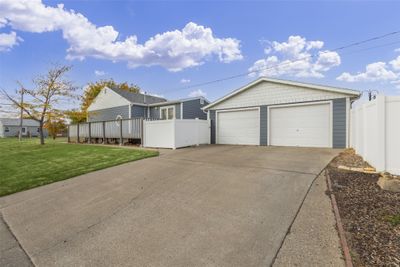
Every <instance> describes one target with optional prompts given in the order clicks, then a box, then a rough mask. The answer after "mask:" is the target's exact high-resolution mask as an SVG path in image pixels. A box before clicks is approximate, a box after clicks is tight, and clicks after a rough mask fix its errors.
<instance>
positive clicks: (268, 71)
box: [249, 36, 341, 78]
mask: <svg viewBox="0 0 400 267" xmlns="http://www.w3.org/2000/svg"><path fill="white" fill-rule="evenodd" d="M264 43H267V44H268V47H266V48H265V49H264V54H265V55H266V58H263V59H259V60H257V61H256V62H254V64H253V66H252V67H250V68H249V72H251V74H250V76H256V75H259V76H284V75H286V76H295V77H315V78H321V77H324V74H323V73H324V72H326V71H328V70H330V69H331V68H333V67H336V66H339V65H340V63H341V61H340V56H339V54H338V53H336V52H333V51H329V50H325V51H318V50H320V49H321V48H322V47H323V46H324V42H322V41H307V40H306V38H304V37H301V36H289V38H288V41H287V42H282V43H279V42H276V41H273V42H265V41H264Z"/></svg>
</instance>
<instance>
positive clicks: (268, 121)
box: [267, 100, 333, 147]
mask: <svg viewBox="0 0 400 267" xmlns="http://www.w3.org/2000/svg"><path fill="white" fill-rule="evenodd" d="M321 104H329V105H330V111H329V125H330V127H329V145H330V147H333V101H332V100H329V101H317V102H307V103H296V104H283V105H272V106H268V107H267V110H268V111H267V114H268V115H267V146H270V145H271V140H270V139H271V134H270V131H271V112H270V109H273V108H284V107H295V106H311V105H321Z"/></svg>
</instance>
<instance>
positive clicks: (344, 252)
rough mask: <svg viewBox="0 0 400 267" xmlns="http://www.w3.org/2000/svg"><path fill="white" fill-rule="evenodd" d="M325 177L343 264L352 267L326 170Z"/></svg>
mask: <svg viewBox="0 0 400 267" xmlns="http://www.w3.org/2000/svg"><path fill="white" fill-rule="evenodd" d="M325 177H326V183H327V185H328V191H329V195H330V197H331V203H332V209H333V212H334V214H335V220H336V226H337V230H338V233H339V239H340V244H341V247H342V251H343V255H344V259H345V263H346V266H347V267H353V261H352V259H351V255H350V248H349V246H348V244H347V240H346V235H345V232H344V228H343V224H342V219H341V217H340V213H339V208H338V206H337V202H336V198H335V195H334V194H333V191H332V181H331V178H330V176H329V171H328V170H325Z"/></svg>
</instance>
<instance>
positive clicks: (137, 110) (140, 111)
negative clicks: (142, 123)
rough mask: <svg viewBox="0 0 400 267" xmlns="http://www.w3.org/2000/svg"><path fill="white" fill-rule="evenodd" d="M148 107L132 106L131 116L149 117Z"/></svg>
mask: <svg viewBox="0 0 400 267" xmlns="http://www.w3.org/2000/svg"><path fill="white" fill-rule="evenodd" d="M146 112H147V107H143V106H136V105H132V106H131V118H145V117H147V114H146Z"/></svg>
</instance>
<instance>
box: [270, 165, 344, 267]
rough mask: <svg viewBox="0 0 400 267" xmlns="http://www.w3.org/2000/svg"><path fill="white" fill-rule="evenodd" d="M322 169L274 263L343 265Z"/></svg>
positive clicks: (284, 264)
mask: <svg viewBox="0 0 400 267" xmlns="http://www.w3.org/2000/svg"><path fill="white" fill-rule="evenodd" d="M326 190H327V185H326V181H325V174H324V173H322V174H321V175H320V176H319V177H318V178H317V179H316V181H315V182H314V184H313V185H312V187H311V189H310V192H309V193H308V195H307V197H306V199H305V201H304V203H303V206H302V208H301V209H300V212H299V214H298V215H297V218H296V220H295V221H294V223H293V225H292V228H291V230H290V233H289V234H288V235H287V236H286V238H285V241H284V243H283V245H282V247H281V249H280V251H279V253H278V256H277V258H276V260H275V263H274V266H276V267H278V266H345V263H344V260H343V257H342V251H341V248H340V240H339V236H338V234H337V231H336V226H335V223H336V222H335V216H334V214H333V212H332V206H331V202H330V198H329V197H328V196H327V195H326V194H325V191H326Z"/></svg>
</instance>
